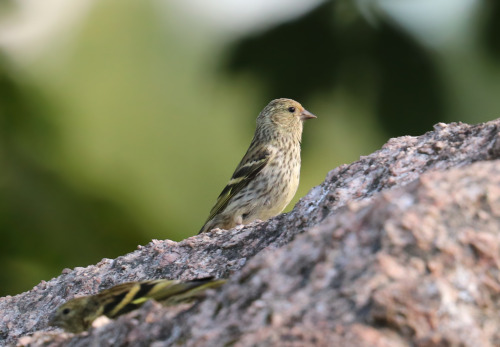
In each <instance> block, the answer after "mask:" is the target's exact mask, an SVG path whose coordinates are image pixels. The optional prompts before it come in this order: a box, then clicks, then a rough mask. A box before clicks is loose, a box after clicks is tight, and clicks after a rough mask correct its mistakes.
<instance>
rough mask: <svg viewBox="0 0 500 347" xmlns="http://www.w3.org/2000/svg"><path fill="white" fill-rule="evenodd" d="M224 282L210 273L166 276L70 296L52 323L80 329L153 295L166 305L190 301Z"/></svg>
mask: <svg viewBox="0 0 500 347" xmlns="http://www.w3.org/2000/svg"><path fill="white" fill-rule="evenodd" d="M225 282H226V280H223V279H220V280H215V279H213V278H212V277H207V278H202V279H197V280H192V281H177V280H165V279H163V280H152V281H142V282H128V283H123V284H119V285H117V286H114V287H111V288H109V289H106V290H103V291H102V292H100V293H97V294H95V295H88V296H83V297H80V298H75V299H71V300H69V301H68V302H66V303H64V304H62V305H61V306H59V307H58V308H57V309H56V311H55V312H54V314H53V316H52V318H51V319H50V322H49V325H52V326H57V327H60V328H63V329H64V330H66V331H69V332H72V333H79V332H82V331H85V330H87V329H88V328H89V327H90V326H91V325H92V322H93V321H94V320H95V319H96V318H97V317H99V316H102V315H104V316H106V317H108V318H115V317H117V316H119V315H122V314H124V313H127V312H130V311H132V310H135V309H136V308H139V307H140V306H142V305H143V304H144V303H145V302H146V301H148V300H150V299H152V300H156V301H159V302H161V303H162V304H164V305H167V306H172V305H176V304H180V303H185V302H191V301H193V300H196V299H199V298H200V297H202V296H203V294H204V292H205V291H206V290H207V289H208V288H217V287H220V286H221V285H222V284H224V283H225Z"/></svg>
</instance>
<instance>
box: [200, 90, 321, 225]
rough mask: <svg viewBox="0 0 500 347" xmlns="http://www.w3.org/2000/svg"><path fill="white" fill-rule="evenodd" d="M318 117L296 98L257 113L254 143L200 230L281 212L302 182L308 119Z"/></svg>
mask: <svg viewBox="0 0 500 347" xmlns="http://www.w3.org/2000/svg"><path fill="white" fill-rule="evenodd" d="M311 118H316V116H315V115H313V114H312V113H310V112H309V111H307V110H306V109H304V107H302V105H301V104H299V103H298V102H297V101H295V100H291V99H275V100H273V101H271V102H270V103H269V104H268V105H267V106H266V107H265V108H264V109H263V110H262V112H261V113H260V114H259V116H258V117H257V128H256V129H255V134H254V137H253V140H252V142H251V143H250V147H249V148H248V150H247V152H246V154H245V156H244V157H243V159H242V160H241V162H240V163H239V165H238V166H237V167H236V170H235V171H234V173H233V176H232V177H231V179H230V180H229V183H228V184H227V186H226V187H225V188H224V189H223V190H222V193H220V195H219V198H218V199H217V202H216V203H215V206H214V207H213V208H212V210H211V211H210V216H209V217H208V219H207V221H206V222H205V225H203V227H202V228H201V230H200V232H199V233H200V234H201V233H203V232H206V231H209V230H212V229H214V228H221V229H231V228H233V227H235V226H236V225H239V224H248V223H250V222H252V221H254V220H256V219H260V220H266V219H268V218H271V217H274V216H276V215H278V214H279V213H280V212H281V211H283V209H284V208H285V207H286V206H287V205H288V203H289V202H290V200H292V198H293V196H294V195H295V192H296V191H297V187H298V185H299V176H300V141H301V138H302V128H303V122H304V121H305V120H307V119H311Z"/></svg>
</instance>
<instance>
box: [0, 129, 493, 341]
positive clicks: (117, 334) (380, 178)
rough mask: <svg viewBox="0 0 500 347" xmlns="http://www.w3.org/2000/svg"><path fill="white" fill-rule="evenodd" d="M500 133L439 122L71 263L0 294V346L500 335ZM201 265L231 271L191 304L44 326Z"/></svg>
mask: <svg viewBox="0 0 500 347" xmlns="http://www.w3.org/2000/svg"><path fill="white" fill-rule="evenodd" d="M499 132H500V121H499V120H496V121H492V122H489V123H485V124H479V125H474V126H471V125H467V124H448V125H446V124H438V125H436V126H435V130H434V131H432V132H428V133H426V134H424V135H422V136H419V137H401V138H396V139H391V140H390V141H389V142H388V143H387V144H386V145H385V146H384V147H383V148H382V149H381V150H379V151H377V152H375V153H373V154H372V155H370V156H367V157H363V158H361V159H360V160H359V161H357V162H355V163H353V164H350V165H343V166H341V167H339V168H337V169H335V170H332V171H331V172H330V173H329V174H328V175H327V177H326V179H325V182H323V184H321V185H320V186H318V187H315V188H313V189H312V190H311V191H310V192H309V194H308V195H307V196H306V197H304V198H303V199H302V200H301V201H300V202H299V203H298V204H297V205H296V207H295V208H294V210H293V211H292V212H291V213H289V214H287V215H281V216H278V217H276V218H274V219H271V220H269V221H267V222H262V223H253V224H251V225H248V226H245V227H243V228H241V227H239V228H235V229H233V230H231V231H224V232H222V231H219V232H213V233H210V234H204V235H199V236H194V237H191V238H189V239H187V240H184V241H182V242H179V243H176V242H172V241H169V240H165V241H153V242H151V243H150V244H148V245H147V246H144V247H140V248H139V249H138V250H137V251H135V252H132V253H130V254H127V255H125V256H122V257H119V258H117V259H115V260H109V259H105V260H103V261H101V262H100V263H99V264H97V265H95V266H89V267H87V268H76V269H74V270H65V271H63V274H62V275H61V276H59V277H58V278H55V279H52V280H50V281H48V282H42V283H40V284H39V285H37V286H36V287H35V288H33V290H31V291H29V292H26V293H22V294H19V295H17V296H14V297H4V298H0V345H2V344H4V345H5V344H15V343H17V344H19V345H30V346H89V345H99V346H114V345H134V346H149V345H152V346H157V347H159V346H170V345H187V346H205V345H206V346H214V345H234V346H253V345H259V346H272V345H279V346H307V345H311V346H332V345H342V346H344V345H345V346H459V345H460V346H495V345H500V316H499V315H498V312H499V309H500V307H499V306H500V303H499V302H498V299H499V298H500V273H499V265H500V232H499V231H500V161H498V160H496V159H499V158H500V142H499V141H500V140H499V138H500V136H499ZM207 275H214V276H217V277H230V281H229V283H228V284H226V285H225V286H223V287H222V288H221V289H220V290H219V291H217V292H211V293H210V294H209V296H208V297H207V299H206V300H204V301H202V302H200V303H199V304H196V305H195V306H193V307H192V308H189V309H186V310H171V309H169V308H164V307H162V306H160V305H158V304H156V303H153V302H152V303H148V304H146V305H145V306H144V307H143V308H141V309H139V310H137V311H135V312H131V313H129V314H128V315H125V316H122V317H120V318H119V319H117V320H116V321H113V322H111V323H109V324H106V325H104V326H101V327H97V328H95V329H92V330H91V331H90V332H86V333H82V334H79V335H72V334H67V333H62V332H61V331H60V330H53V329H51V328H47V326H46V324H47V320H48V317H49V315H50V314H51V313H52V312H53V310H54V309H55V308H56V307H57V306H58V305H59V304H61V303H63V302H64V301H66V300H67V299H69V298H72V297H74V296H76V295H85V294H94V293H96V292H98V291H99V290H102V289H105V288H108V287H111V286H113V285H115V284H118V283H122V282H126V281H132V280H142V279H153V278H180V279H191V278H197V277H203V276H207ZM49 330H52V331H49ZM35 331H37V332H36V333H35Z"/></svg>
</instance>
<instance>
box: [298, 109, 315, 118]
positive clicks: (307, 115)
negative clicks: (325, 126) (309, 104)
mask: <svg viewBox="0 0 500 347" xmlns="http://www.w3.org/2000/svg"><path fill="white" fill-rule="evenodd" d="M312 118H318V117H316V116H315V115H313V114H312V113H311V112H309V111H308V110H306V109H304V110H303V111H302V112H300V119H301V120H306V119H312Z"/></svg>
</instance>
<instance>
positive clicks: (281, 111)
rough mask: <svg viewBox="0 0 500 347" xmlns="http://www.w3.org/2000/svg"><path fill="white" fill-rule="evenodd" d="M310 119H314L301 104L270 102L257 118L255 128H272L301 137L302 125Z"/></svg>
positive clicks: (285, 100) (281, 101)
mask: <svg viewBox="0 0 500 347" xmlns="http://www.w3.org/2000/svg"><path fill="white" fill-rule="evenodd" d="M311 118H316V116H315V115H313V114H312V113H311V112H309V111H307V110H306V109H305V108H304V107H302V105H301V104H299V103H298V102H297V101H295V100H292V99H284V98H282V99H275V100H272V101H271V102H270V103H269V104H268V105H267V106H266V107H265V108H264V109H263V110H262V112H261V113H260V115H259V117H258V118H257V126H262V127H264V128H273V129H275V130H279V131H284V132H287V133H292V134H293V133H298V135H299V136H301V135H302V123H303V122H304V121H305V120H307V119H311Z"/></svg>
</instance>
